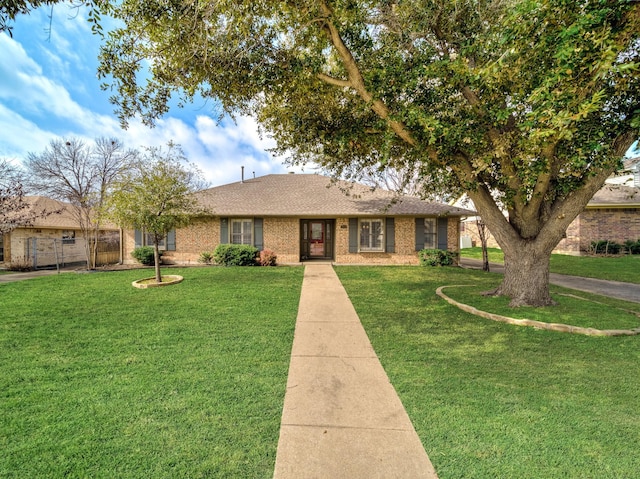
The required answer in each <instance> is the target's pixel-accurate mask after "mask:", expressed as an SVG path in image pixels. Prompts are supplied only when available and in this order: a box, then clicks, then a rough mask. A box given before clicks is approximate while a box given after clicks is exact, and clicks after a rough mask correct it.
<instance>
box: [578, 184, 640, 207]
mask: <svg viewBox="0 0 640 479" xmlns="http://www.w3.org/2000/svg"><path fill="white" fill-rule="evenodd" d="M634 206H638V207H640V188H635V187H633V186H625V185H610V184H606V185H604V186H603V187H602V188H600V190H598V192H597V193H596V194H595V195H593V198H591V201H589V203H588V204H587V208H597V207H600V208H602V207H605V208H606V207H609V208H615V207H618V208H629V207H634Z"/></svg>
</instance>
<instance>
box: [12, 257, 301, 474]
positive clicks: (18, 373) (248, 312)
mask: <svg viewBox="0 0 640 479" xmlns="http://www.w3.org/2000/svg"><path fill="white" fill-rule="evenodd" d="M171 273H172V274H173V273H176V274H180V275H183V276H184V278H185V279H184V282H182V283H180V284H178V285H173V286H170V287H165V288H152V289H146V290H139V289H135V288H133V287H132V286H131V281H133V280H136V279H140V278H141V277H142V276H141V274H142V273H141V272H140V271H127V272H109V273H94V274H82V275H80V274H64V275H60V276H50V277H45V278H39V279H35V280H29V281H23V282H19V283H11V284H4V285H0V302H1V303H2V308H1V309H2V315H1V316H0V370H1V374H0V451H2V453H0V477H3V478H25V477H29V478H39V477H92V478H113V477H118V478H133V477H135V478H147V477H153V478H162V477H167V478H174V477H194V478H195V477H215V478H240V477H243V478H244V477H251V478H261V477H263V478H268V477H272V475H273V467H274V463H275V452H276V447H277V441H278V432H279V426H280V418H281V414H282V404H283V400H284V394H285V389H286V379H287V370H288V364H289V358H290V352H291V344H292V340H293V330H294V325H295V318H296V312H297V306H298V300H299V291H300V286H301V282H302V269H301V268H244V269H241V268H193V269H172V270H171Z"/></svg>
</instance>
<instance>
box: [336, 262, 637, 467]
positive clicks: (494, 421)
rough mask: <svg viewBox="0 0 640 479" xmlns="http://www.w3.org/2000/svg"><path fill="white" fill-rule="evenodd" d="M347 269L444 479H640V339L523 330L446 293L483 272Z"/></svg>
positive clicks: (344, 274)
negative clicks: (458, 304)
mask: <svg viewBox="0 0 640 479" xmlns="http://www.w3.org/2000/svg"><path fill="white" fill-rule="evenodd" d="M336 269H337V271H338V274H339V276H340V279H341V280H342V282H343V284H344V286H345V288H346V290H347V292H348V294H349V297H350V298H351V300H352V302H353V303H354V306H355V308H356V310H357V312H358V314H359V315H360V318H361V320H362V322H363V324H364V326H365V329H366V330H367V333H368V335H369V338H370V339H371V341H372V344H373V347H374V349H375V351H376V353H377V354H378V356H379V358H380V360H381V362H382V364H383V366H384V368H385V370H386V372H387V374H388V375H389V378H390V380H391V382H392V384H393V385H394V387H395V388H396V391H398V394H399V395H400V397H401V399H402V402H403V404H404V405H405V407H406V409H407V411H408V413H409V416H410V417H411V419H412V421H413V424H414V426H415V427H416V430H417V432H418V434H419V436H420V437H421V439H422V442H423V444H424V446H425V449H426V451H427V453H428V454H429V457H430V458H431V461H432V462H433V464H434V466H435V468H436V470H437V472H438V474H439V477H440V479H453V478H518V479H529V478H531V479H533V478H536V479H554V478H598V479H604V478H612V479H613V478H627V477H628V478H631V477H636V476H637V471H638V470H640V456H639V455H638V453H637V445H638V444H639V443H640V414H638V411H639V410H640V381H638V370H639V369H640V336H632V337H614V338H603V337H589V336H579V335H571V334H566V333H557V332H550V331H542V330H536V329H533V328H525V327H518V326H511V325H507V324H503V323H497V322H494V321H490V320H487V319H482V318H478V317H476V316H472V315H470V314H467V313H464V312H462V311H460V310H458V309H457V308H455V307H453V306H450V305H449V304H447V303H446V302H445V301H444V300H442V299H440V298H438V297H437V296H436V295H435V289H436V288H437V287H438V286H441V285H445V284H468V283H473V282H477V283H478V284H479V285H480V286H482V284H481V283H482V281H485V278H486V277H487V276H486V275H483V274H482V273H481V272H475V271H464V270H459V269H455V268H415V267H397V268H375V267H339V268H336ZM609 304H610V305H613V304H614V303H613V302H611V303H609ZM616 304H617V303H616ZM620 304H621V305H625V306H626V305H628V304H624V303H620ZM552 314H553V312H552Z"/></svg>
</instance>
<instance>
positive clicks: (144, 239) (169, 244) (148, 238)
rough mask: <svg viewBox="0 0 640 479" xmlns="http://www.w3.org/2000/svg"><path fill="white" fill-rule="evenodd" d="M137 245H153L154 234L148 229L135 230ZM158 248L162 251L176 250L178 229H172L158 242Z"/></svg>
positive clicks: (137, 246)
mask: <svg viewBox="0 0 640 479" xmlns="http://www.w3.org/2000/svg"><path fill="white" fill-rule="evenodd" d="M134 235H135V247H136V248H139V247H140V246H153V234H152V233H149V232H148V231H142V230H135V232H134ZM158 249H159V250H162V251H175V250H176V230H171V231H169V233H167V235H166V236H164V237H163V238H162V239H161V240H160V242H159V243H158Z"/></svg>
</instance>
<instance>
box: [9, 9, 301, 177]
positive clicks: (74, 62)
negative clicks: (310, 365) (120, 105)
mask: <svg viewBox="0 0 640 479" xmlns="http://www.w3.org/2000/svg"><path fill="white" fill-rule="evenodd" d="M50 13H51V9H50V8H40V9H38V10H35V11H34V12H32V13H31V14H30V15H26V16H20V17H18V19H17V21H16V22H15V24H14V28H13V38H11V37H10V36H9V35H8V34H6V33H0V157H4V158H7V159H10V160H11V161H14V162H19V161H21V160H22V159H24V158H25V157H26V156H27V154H28V153H29V152H33V153H40V152H42V151H43V150H44V149H45V148H46V147H47V146H48V145H49V142H50V141H51V140H52V139H61V138H66V137H75V138H81V139H83V140H85V141H87V142H91V141H93V140H94V139H95V138H97V137H102V136H106V137H116V138H118V139H120V140H121V141H123V142H124V143H125V144H126V145H127V146H128V147H131V148H140V147H142V146H161V145H166V143H167V142H168V141H169V140H173V141H174V142H176V143H179V144H180V145H181V146H182V148H183V150H184V152H185V154H186V155H187V157H188V158H189V159H190V160H191V161H193V162H194V163H196V164H197V165H198V166H199V167H200V168H201V169H202V171H203V172H204V175H205V177H206V179H207V180H208V181H209V182H210V183H211V184H212V185H213V186H215V185H220V184H226V183H231V182H235V181H239V180H240V166H244V167H245V177H247V178H248V177H251V176H253V173H254V172H255V175H256V176H262V175H266V174H271V173H286V172H287V171H297V172H300V171H302V170H301V169H300V168H295V169H293V168H291V167H286V166H285V165H283V164H282V158H274V157H273V155H271V154H270V153H268V152H266V151H265V150H266V149H268V148H271V147H273V146H274V142H273V141H272V140H270V139H268V138H262V139H261V138H260V136H259V134H258V132H257V125H256V123H255V121H254V120H253V119H252V118H249V117H241V118H238V119H237V121H236V123H235V124H234V122H233V121H231V120H227V121H223V122H222V124H217V112H216V111H215V108H214V107H215V105H214V104H212V103H211V102H209V103H206V102H204V101H203V102H201V103H199V104H191V105H187V106H186V107H184V108H182V109H180V108H177V107H176V108H172V109H171V111H170V112H169V113H168V114H167V115H166V116H165V117H164V118H162V119H161V120H160V121H158V123H157V125H156V126H155V127H154V128H148V127H146V126H144V125H143V124H142V123H141V122H140V121H138V120H137V119H133V120H132V121H131V122H130V125H129V128H128V129H127V130H123V129H121V128H120V124H119V121H118V119H117V117H116V116H115V114H114V113H113V105H111V104H110V103H109V95H110V93H109V92H108V91H102V90H101V89H100V83H101V82H100V80H99V79H98V78H97V76H96V70H97V64H98V61H97V57H98V49H99V45H100V38H99V37H97V36H94V35H93V34H92V33H91V29H90V25H89V23H88V22H87V21H86V11H84V10H76V9H71V8H69V7H67V5H65V4H59V5H56V6H55V8H54V10H53V17H52V21H51V32H50V34H49V32H48V29H49V14H50ZM305 170H306V172H312V171H313V168H311V167H307V168H306V169H305Z"/></svg>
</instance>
